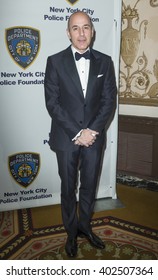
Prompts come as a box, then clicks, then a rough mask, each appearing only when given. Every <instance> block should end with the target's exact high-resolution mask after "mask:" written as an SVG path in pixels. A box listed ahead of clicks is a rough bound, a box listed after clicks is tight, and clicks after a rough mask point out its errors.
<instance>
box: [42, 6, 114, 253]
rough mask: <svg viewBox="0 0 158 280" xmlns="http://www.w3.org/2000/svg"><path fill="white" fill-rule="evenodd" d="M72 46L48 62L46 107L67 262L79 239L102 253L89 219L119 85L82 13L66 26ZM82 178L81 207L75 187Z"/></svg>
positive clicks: (91, 25) (76, 15) (88, 22)
mask: <svg viewBox="0 0 158 280" xmlns="http://www.w3.org/2000/svg"><path fill="white" fill-rule="evenodd" d="M67 35H68V38H69V39H70V41H71V45H70V46H69V47H68V48H67V49H65V50H62V51H61V52H59V53H57V54H54V55H52V56H50V57H48V60H47V66H46V73H45V82H44V85H45V100H46V107H47V110H48V112H49V115H50V117H51V118H52V125H51V132H50V139H49V144H50V148H51V149H52V150H53V151H55V153H56V156H57V162H58V170H59V176H60V178H61V209H62V218H63V224H64V227H65V230H66V232H67V235H68V236H67V241H66V245H65V250H66V253H67V255H68V256H69V257H75V256H76V254H77V237H78V236H79V237H83V236H84V237H85V238H87V240H88V241H89V242H90V243H91V245H93V246H95V247H97V248H100V249H104V248H105V244H104V242H103V241H102V240H101V239H100V238H99V237H98V236H97V235H95V234H94V233H93V231H92V228H91V218H92V214H93V208H94V202H95V194H96V188H97V182H98V177H99V172H100V168H101V159H102V154H103V150H104V144H105V139H106V130H107V127H108V124H109V121H110V119H111V118H112V115H113V114H114V111H115V107H116V94H117V88H116V81H115V73H114V67H113V62H112V60H111V57H110V56H108V55H106V54H103V53H101V52H99V51H96V50H94V49H92V48H91V42H92V38H93V36H94V27H93V24H92V22H91V19H90V17H89V16H88V15H87V14H86V13H84V12H81V11H79V12H75V13H74V14H72V15H71V16H70V18H69V21H68V27H67ZM78 171H79V172H80V188H79V202H78V207H77V203H76V186H77V180H78Z"/></svg>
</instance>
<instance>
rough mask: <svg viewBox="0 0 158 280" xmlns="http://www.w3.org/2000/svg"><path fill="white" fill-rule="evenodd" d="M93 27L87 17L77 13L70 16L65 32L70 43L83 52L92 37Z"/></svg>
mask: <svg viewBox="0 0 158 280" xmlns="http://www.w3.org/2000/svg"><path fill="white" fill-rule="evenodd" d="M93 33H94V31H93V28H92V26H91V22H90V20H89V17H88V16H87V15H86V14H83V13H77V14H74V15H72V16H71V19H70V22H69V28H68V30H67V34H68V37H69V39H70V40H71V42H72V45H73V46H74V47H75V48H76V49H77V50H78V51H79V52H81V53H83V52H84V51H85V50H86V49H87V48H88V47H89V45H90V43H91V39H92V37H93Z"/></svg>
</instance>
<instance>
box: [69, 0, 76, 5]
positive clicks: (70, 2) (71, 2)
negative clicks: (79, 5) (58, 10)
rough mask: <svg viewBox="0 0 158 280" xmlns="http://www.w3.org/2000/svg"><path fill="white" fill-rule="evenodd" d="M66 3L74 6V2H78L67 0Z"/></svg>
mask: <svg viewBox="0 0 158 280" xmlns="http://www.w3.org/2000/svg"><path fill="white" fill-rule="evenodd" d="M67 2H69V4H71V5H74V4H76V2H78V0H67Z"/></svg>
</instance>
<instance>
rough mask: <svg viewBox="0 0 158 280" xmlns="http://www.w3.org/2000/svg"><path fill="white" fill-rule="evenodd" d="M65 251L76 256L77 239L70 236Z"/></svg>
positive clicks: (70, 255) (69, 255) (71, 255)
mask: <svg viewBox="0 0 158 280" xmlns="http://www.w3.org/2000/svg"><path fill="white" fill-rule="evenodd" d="M65 251H66V253H67V255H68V257H71V258H73V257H75V256H76V255H77V239H76V238H72V237H69V236H68V238H67V240H66V244H65Z"/></svg>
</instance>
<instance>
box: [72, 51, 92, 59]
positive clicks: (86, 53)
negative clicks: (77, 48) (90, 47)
mask: <svg viewBox="0 0 158 280" xmlns="http://www.w3.org/2000/svg"><path fill="white" fill-rule="evenodd" d="M81 57H84V58H85V59H90V52H89V51H86V52H85V53H78V52H75V59H76V60H77V61H78V60H80V58H81Z"/></svg>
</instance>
